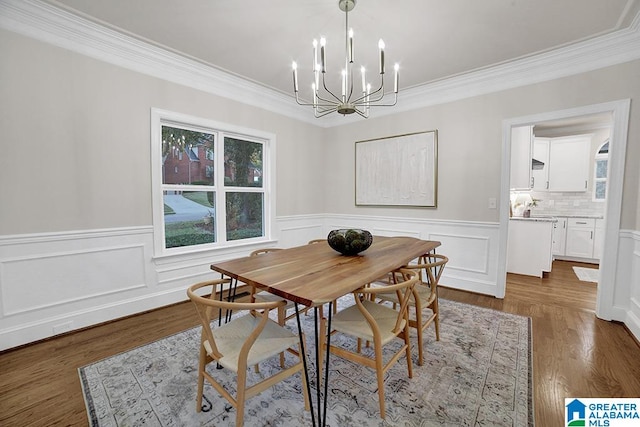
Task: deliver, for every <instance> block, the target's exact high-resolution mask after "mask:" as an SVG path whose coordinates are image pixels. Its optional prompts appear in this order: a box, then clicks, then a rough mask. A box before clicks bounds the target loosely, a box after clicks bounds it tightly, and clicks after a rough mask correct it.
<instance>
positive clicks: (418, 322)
mask: <svg viewBox="0 0 640 427" xmlns="http://www.w3.org/2000/svg"><path fill="white" fill-rule="evenodd" d="M416 334H417V335H418V365H419V366H422V364H423V363H424V354H423V350H422V342H423V341H422V311H421V310H420V308H419V307H418V306H416Z"/></svg>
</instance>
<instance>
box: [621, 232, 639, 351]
mask: <svg viewBox="0 0 640 427" xmlns="http://www.w3.org/2000/svg"><path fill="white" fill-rule="evenodd" d="M620 240H621V243H622V241H623V240H628V243H629V244H628V246H629V247H630V248H632V249H631V250H630V251H629V252H628V253H629V267H628V270H629V276H628V277H629V280H628V281H626V280H624V279H625V277H624V276H622V277H620V278H621V279H622V280H616V288H617V286H618V283H619V282H621V281H623V282H626V283H628V284H629V303H628V305H627V306H626V309H627V313H626V316H625V317H624V323H625V325H627V327H628V328H629V330H630V331H631V333H632V334H633V335H634V336H635V337H636V339H637V340H638V341H640V232H638V231H636V232H633V233H621V239H620ZM621 246H623V245H622V244H621ZM622 264H623V265H622V266H619V267H623V268H624V264H626V263H622ZM620 271H621V270H620V268H618V272H620ZM620 276H621V275H620ZM620 303H622V301H620Z"/></svg>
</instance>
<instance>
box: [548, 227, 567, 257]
mask: <svg viewBox="0 0 640 427" xmlns="http://www.w3.org/2000/svg"><path fill="white" fill-rule="evenodd" d="M557 220H558V221H557V222H555V223H554V224H553V233H552V236H551V238H552V249H551V253H552V254H553V255H564V254H565V251H566V249H565V247H566V242H567V218H557Z"/></svg>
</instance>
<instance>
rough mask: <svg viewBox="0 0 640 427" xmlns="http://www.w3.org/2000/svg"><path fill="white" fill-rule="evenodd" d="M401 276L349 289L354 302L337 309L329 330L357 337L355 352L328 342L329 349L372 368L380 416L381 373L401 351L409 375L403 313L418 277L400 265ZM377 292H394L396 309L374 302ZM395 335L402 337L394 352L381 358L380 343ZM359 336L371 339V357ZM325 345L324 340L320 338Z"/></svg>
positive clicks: (382, 399) (382, 400)
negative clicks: (396, 280)
mask: <svg viewBox="0 0 640 427" xmlns="http://www.w3.org/2000/svg"><path fill="white" fill-rule="evenodd" d="M398 274H399V275H400V277H401V279H400V280H401V281H399V283H393V284H390V285H388V286H386V287H384V288H382V287H362V288H360V289H357V290H356V291H354V292H353V297H354V300H355V304H353V305H351V306H350V307H348V308H345V309H343V310H340V311H339V312H338V313H337V314H336V315H335V316H333V320H332V322H331V329H332V330H331V334H332V335H334V334H336V333H342V334H346V335H350V336H352V337H355V338H356V339H357V352H353V351H350V350H348V349H346V348H344V347H341V346H339V345H335V344H333V343H334V342H335V339H332V341H331V342H332V344H331V345H330V346H329V350H330V351H331V353H332V354H335V355H336V356H339V357H342V358H345V359H347V360H350V361H352V362H355V363H358V364H360V365H364V366H368V367H370V368H373V369H375V370H376V377H377V380H378V401H379V405H380V417H382V418H385V416H386V411H385V397H384V395H385V394H384V375H385V373H386V372H387V370H388V369H389V368H390V367H391V366H393V364H394V363H396V362H397V361H398V360H399V359H400V358H401V357H402V356H403V355H404V356H405V357H406V359H407V372H408V375H409V378H411V377H412V376H413V367H412V362H411V342H410V340H409V320H408V316H407V309H408V302H409V297H410V295H411V293H412V291H413V288H414V286H415V284H416V282H417V281H418V273H417V272H416V271H414V270H408V269H402V270H399V271H398ZM381 292H394V293H395V294H396V295H397V298H398V301H399V310H394V309H393V308H391V307H388V306H385V305H381V304H378V303H376V302H374V298H370V297H371V296H373V297H375V296H377V294H378V293H381ZM395 338H400V339H402V340H403V342H404V344H403V345H402V346H401V347H400V348H399V349H398V350H396V351H395V352H394V354H393V355H392V356H391V357H389V358H388V360H387V361H386V362H385V361H384V360H383V354H382V347H383V346H384V345H386V344H388V343H389V342H391V341H392V340H394V339H395ZM362 340H365V341H368V342H371V343H373V352H374V357H373V358H370V357H368V356H367V355H365V354H362V353H361V350H362V348H361V342H362ZM323 348H326V341H325V342H323Z"/></svg>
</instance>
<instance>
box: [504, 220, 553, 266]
mask: <svg viewBox="0 0 640 427" xmlns="http://www.w3.org/2000/svg"><path fill="white" fill-rule="evenodd" d="M552 224H553V222H551V221H535V220H516V219H512V220H510V221H509V240H508V242H507V272H509V273H516V274H524V275H528V276H537V277H542V275H543V273H544V272H545V271H547V272H548V271H551V235H552V228H553V227H552Z"/></svg>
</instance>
